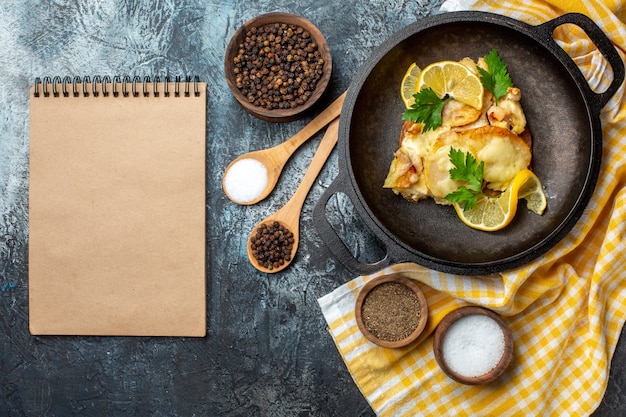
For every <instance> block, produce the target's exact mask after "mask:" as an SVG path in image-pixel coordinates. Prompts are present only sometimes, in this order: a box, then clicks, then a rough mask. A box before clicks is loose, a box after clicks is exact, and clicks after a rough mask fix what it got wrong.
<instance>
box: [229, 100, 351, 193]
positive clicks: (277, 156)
mask: <svg viewBox="0 0 626 417" xmlns="http://www.w3.org/2000/svg"><path fill="white" fill-rule="evenodd" d="M345 98H346V93H343V94H342V95H341V96H339V97H338V98H337V99H336V100H335V101H334V102H333V103H332V104H331V105H330V106H328V107H327V108H326V109H324V111H322V112H321V113H320V114H319V115H317V117H315V118H314V119H313V120H311V121H310V122H309V123H308V124H307V125H306V126H304V127H303V128H302V130H300V131H299V132H298V133H296V134H295V135H293V136H292V137H291V138H289V139H288V140H286V141H285V142H283V143H281V144H279V145H276V146H274V147H272V148H269V149H263V150H259V151H253V152H248V153H246V154H244V155H241V156H239V157H237V158H236V159H234V160H233V161H232V162H231V163H230V164H229V165H228V167H226V170H225V171H224V177H223V178H226V176H227V175H228V170H229V169H230V168H231V167H232V166H233V165H234V164H235V163H236V162H238V161H240V160H242V159H256V160H257V161H259V162H261V163H262V164H263V165H264V166H265V168H266V169H267V184H266V185H265V188H264V189H263V191H262V192H261V194H260V195H258V196H257V197H256V198H254V199H253V200H251V201H238V200H237V199H236V198H233V197H232V196H230V195H228V191H227V188H226V187H224V185H222V188H223V189H224V193H225V194H226V196H227V197H228V198H229V199H231V200H232V201H233V202H235V203H237V204H241V205H250V204H256V203H258V202H259V201H261V200H263V199H264V198H265V197H267V196H268V195H269V194H270V193H271V192H272V190H273V189H274V187H275V186H276V183H277V182H278V178H279V177H280V174H281V172H282V171H283V168H284V166H285V164H286V163H287V161H288V160H289V158H291V155H292V154H293V153H294V152H295V151H296V149H298V148H299V147H300V145H302V144H303V143H304V142H306V141H307V140H308V139H309V138H310V137H311V136H313V135H314V134H315V133H317V132H318V131H319V130H320V129H322V128H323V127H324V126H326V125H328V124H329V123H330V122H331V121H333V120H336V119H337V117H339V114H340V113H341V107H342V106H343V101H344V100H345Z"/></svg>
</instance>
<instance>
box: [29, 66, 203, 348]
mask: <svg viewBox="0 0 626 417" xmlns="http://www.w3.org/2000/svg"><path fill="white" fill-rule="evenodd" d="M155 81H157V80H155ZM205 132H206V84H205V83H200V82H198V81H197V79H196V80H194V81H190V82H167V83H165V82H154V83H153V82H150V80H145V79H142V80H138V79H137V78H135V79H134V80H130V79H128V78H125V79H123V80H121V79H118V78H117V77H116V78H114V79H110V78H108V77H105V78H104V79H102V81H101V80H100V79H96V80H94V82H93V83H92V82H90V80H89V79H87V78H85V79H79V78H76V79H69V78H67V77H66V78H65V79H63V80H61V79H60V78H58V77H55V78H54V79H52V80H51V79H49V78H46V79H44V80H43V82H41V81H39V80H37V82H36V83H35V84H34V85H33V86H31V89H30V195H29V279H28V280H29V281H28V282H29V322H30V323H29V325H30V331H31V333H32V334H36V335H45V334H49V335H52V334H54V335H129V336H130V335H134V336H204V335H205V334H206V295H205V294H206V291H205V290H206V288H205V285H206V277H205V275H206V274H205V265H206V262H205V253H206V250H205V155H206V146H205Z"/></svg>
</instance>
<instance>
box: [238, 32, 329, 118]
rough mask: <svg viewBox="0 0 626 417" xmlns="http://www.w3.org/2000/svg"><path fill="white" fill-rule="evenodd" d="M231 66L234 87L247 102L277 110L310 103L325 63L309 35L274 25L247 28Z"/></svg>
mask: <svg viewBox="0 0 626 417" xmlns="http://www.w3.org/2000/svg"><path fill="white" fill-rule="evenodd" d="M233 64H234V70H233V71H234V75H235V84H236V85H237V88H238V89H239V90H240V91H241V93H242V94H243V95H244V96H245V97H246V98H247V100H248V101H249V102H250V103H252V104H253V105H255V106H257V107H263V108H265V109H268V110H277V109H292V108H296V107H298V106H301V105H303V104H304V103H306V102H307V101H308V100H309V98H310V97H311V95H312V94H313V91H315V88H316V87H317V83H318V81H319V80H320V79H321V77H322V74H323V68H324V59H323V58H322V55H321V53H320V51H319V50H318V45H317V43H316V42H315V40H314V39H313V38H312V37H311V34H310V33H309V32H308V31H306V30H304V29H303V28H302V27H300V26H297V25H294V24H286V23H273V24H268V25H263V26H259V27H252V28H250V30H249V31H248V32H247V33H246V35H245V39H244V40H243V42H241V43H240V44H239V51H238V53H237V55H236V56H235V57H234V58H233Z"/></svg>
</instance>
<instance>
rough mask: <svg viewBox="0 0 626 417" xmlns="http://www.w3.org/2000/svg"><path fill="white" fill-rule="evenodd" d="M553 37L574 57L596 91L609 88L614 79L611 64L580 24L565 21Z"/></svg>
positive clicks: (592, 88)
mask: <svg viewBox="0 0 626 417" xmlns="http://www.w3.org/2000/svg"><path fill="white" fill-rule="evenodd" d="M552 37H553V38H554V41H555V42H556V44H557V45H558V46H559V47H561V49H563V50H564V51H565V53H567V54H568V55H569V56H570V58H572V60H573V61H574V63H575V64H576V65H577V66H578V68H579V69H580V72H581V73H582V74H583V76H584V77H585V79H586V80H587V83H588V84H589V88H591V90H592V91H593V92H594V93H596V94H601V93H603V92H605V91H606V90H607V89H608V87H609V85H610V84H611V82H612V81H613V69H612V67H611V64H609V62H608V61H607V60H606V58H605V57H604V55H602V53H600V51H599V50H598V48H597V47H596V46H595V45H594V43H593V41H592V40H591V38H590V37H589V36H588V35H587V33H585V31H584V30H583V29H582V28H581V27H580V26H578V25H576V24H574V23H564V24H562V25H559V26H557V27H556V28H555V29H554V31H553V32H552Z"/></svg>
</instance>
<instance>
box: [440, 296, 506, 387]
mask: <svg viewBox="0 0 626 417" xmlns="http://www.w3.org/2000/svg"><path fill="white" fill-rule="evenodd" d="M471 315H483V316H487V317H490V318H492V319H493V320H494V321H495V322H496V323H497V324H498V326H499V327H500V329H502V332H503V334H504V352H503V353H502V357H501V358H500V361H499V362H498V364H497V365H496V366H495V367H494V368H493V369H492V370H491V371H489V372H487V373H485V374H483V375H479V376H474V377H471V376H466V375H462V374H459V373H457V372H455V371H453V370H452V369H450V367H449V366H448V364H447V363H446V361H445V358H444V355H443V340H444V337H445V335H446V333H447V331H448V329H449V328H450V326H452V324H454V323H455V322H456V321H457V320H459V319H461V318H463V317H467V316H471ZM433 351H434V354H435V359H436V360H437V363H438V364H439V367H440V368H441V370H443V372H445V374H446V375H448V376H449V377H450V378H452V379H454V380H455V381H457V382H460V383H462V384H466V385H479V384H488V383H490V382H493V381H495V380H496V379H498V378H499V377H500V376H502V374H503V373H504V371H505V370H506V369H507V368H508V366H509V365H510V363H511V361H512V360H513V336H512V334H511V330H510V329H509V326H508V325H507V324H506V322H505V321H504V319H503V318H502V317H501V316H500V315H499V314H497V313H496V312H494V311H492V310H490V309H488V308H485V307H480V306H465V307H460V308H458V309H456V310H453V311H451V312H450V313H448V314H447V315H446V316H445V317H444V318H443V320H441V322H440V323H439V325H438V326H437V329H436V330H435V336H434V338H433Z"/></svg>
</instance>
